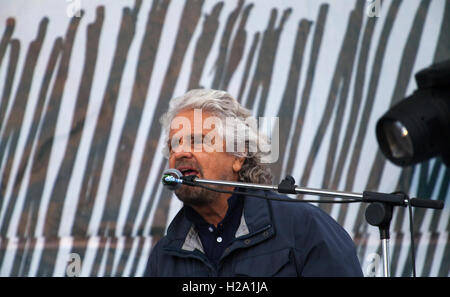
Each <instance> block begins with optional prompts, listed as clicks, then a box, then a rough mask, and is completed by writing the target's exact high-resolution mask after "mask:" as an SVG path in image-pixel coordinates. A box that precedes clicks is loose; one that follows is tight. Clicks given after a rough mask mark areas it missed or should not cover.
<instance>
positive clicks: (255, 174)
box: [160, 89, 272, 184]
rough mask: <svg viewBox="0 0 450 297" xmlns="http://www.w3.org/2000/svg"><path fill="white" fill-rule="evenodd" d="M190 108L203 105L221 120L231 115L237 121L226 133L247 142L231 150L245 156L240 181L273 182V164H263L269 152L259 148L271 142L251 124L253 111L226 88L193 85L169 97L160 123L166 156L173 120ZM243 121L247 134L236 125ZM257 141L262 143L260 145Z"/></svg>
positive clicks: (237, 143) (238, 155)
mask: <svg viewBox="0 0 450 297" xmlns="http://www.w3.org/2000/svg"><path fill="white" fill-rule="evenodd" d="M190 109H201V110H202V111H206V112H209V113H211V114H212V115H213V116H216V117H218V118H220V119H221V120H222V121H225V119H229V118H233V119H234V120H235V121H237V122H238V125H234V124H233V125H232V127H230V126H228V125H227V127H226V128H225V130H224V132H225V134H227V133H230V132H231V133H234V134H232V135H233V136H237V141H236V143H235V145H239V143H240V144H241V145H242V143H244V142H245V149H244V150H236V149H234V150H232V152H229V153H230V154H232V155H234V156H237V157H243V158H245V161H244V164H243V165H242V168H241V170H240V171H239V181H242V182H249V183H260V184H271V183H272V174H271V172H270V168H268V167H267V166H266V165H264V162H263V158H264V156H265V154H266V153H265V152H263V151H262V150H261V149H260V147H264V146H266V147H267V146H268V142H267V138H266V137H265V136H264V135H262V134H261V133H258V131H257V127H255V125H251V124H249V121H248V119H250V118H253V117H252V115H251V112H250V111H249V110H248V109H247V108H245V107H243V106H241V105H240V104H239V102H238V101H237V100H236V99H234V98H233V97H232V96H231V95H230V94H228V93H227V92H225V91H219V90H210V89H194V90H190V91H188V92H187V93H186V94H184V95H182V96H180V97H176V98H173V99H172V100H170V102H169V109H168V110H167V112H166V113H165V114H163V115H162V117H161V118H160V123H161V124H162V127H163V129H164V132H165V141H164V148H163V154H164V156H165V157H166V158H168V157H169V148H168V141H169V129H170V126H171V123H172V120H173V119H174V118H175V116H176V115H177V114H178V113H180V112H181V111H183V110H190ZM240 125H241V126H240ZM242 125H245V126H246V128H247V131H248V133H244V135H243V134H242V133H237V129H238V128H239V127H242ZM231 129H233V131H231ZM225 139H227V138H225ZM258 141H259V144H260V146H259V147H258V145H257V144H258Z"/></svg>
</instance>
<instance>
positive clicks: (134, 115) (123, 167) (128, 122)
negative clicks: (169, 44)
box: [99, 1, 169, 235]
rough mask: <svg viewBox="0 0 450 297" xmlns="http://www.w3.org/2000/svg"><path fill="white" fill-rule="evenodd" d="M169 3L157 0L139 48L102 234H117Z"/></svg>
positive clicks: (153, 5)
mask: <svg viewBox="0 0 450 297" xmlns="http://www.w3.org/2000/svg"><path fill="white" fill-rule="evenodd" d="M168 5H169V2H168V1H163V2H161V3H159V2H158V1H155V2H153V4H152V8H151V10H150V12H149V17H148V20H147V26H146V32H145V35H144V38H143V40H142V43H141V49H140V52H139V58H138V64H137V68H136V74H135V81H134V85H133V93H132V95H131V100H130V105H129V107H128V112H127V116H126V118H125V123H124V125H123V128H122V131H121V135H120V141H119V147H118V150H117V153H116V157H115V160H114V169H113V172H114V174H112V176H111V181H110V183H109V188H108V194H107V196H106V202H105V208H104V210H103V216H102V219H101V224H100V230H99V234H102V235H114V232H115V229H116V222H117V218H118V216H119V210H120V203H121V201H122V193H123V189H124V188H125V182H126V179H127V174H128V169H129V167H130V161H131V157H132V152H133V146H134V142H135V140H136V135H137V132H138V129H139V126H140V123H141V117H142V111H143V110H144V105H145V100H146V98H147V92H148V88H149V84H150V78H151V75H152V72H153V65H154V62H155V58H156V52H157V49H158V44H159V41H160V37H161V31H162V25H163V24H164V21H165V17H166V12H167V7H168ZM106 226H108V228H106ZM127 235H128V234H127Z"/></svg>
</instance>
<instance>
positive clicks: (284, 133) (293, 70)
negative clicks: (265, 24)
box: [273, 19, 312, 182]
mask: <svg viewBox="0 0 450 297" xmlns="http://www.w3.org/2000/svg"><path fill="white" fill-rule="evenodd" d="M311 24H312V22H310V21H308V20H304V19H303V20H301V21H300V22H299V24H298V27H297V37H296V39H295V44H294V48H293V50H292V56H291V66H290V69H289V72H288V79H287V81H286V86H285V88H284V94H283V97H282V99H281V104H280V107H279V109H278V115H277V116H278V117H279V131H280V133H279V154H280V156H284V155H285V150H286V145H287V142H288V136H289V131H290V129H291V124H292V122H293V118H294V111H295V109H294V108H293V107H294V106H295V101H296V100H297V92H298V88H299V84H300V73H301V69H302V64H303V55H304V51H305V47H306V42H307V40H308V35H309V31H310V29H311ZM282 166H283V158H280V159H279V161H278V162H276V163H275V164H274V166H273V175H274V176H280V174H281V170H282ZM275 182H277V181H275Z"/></svg>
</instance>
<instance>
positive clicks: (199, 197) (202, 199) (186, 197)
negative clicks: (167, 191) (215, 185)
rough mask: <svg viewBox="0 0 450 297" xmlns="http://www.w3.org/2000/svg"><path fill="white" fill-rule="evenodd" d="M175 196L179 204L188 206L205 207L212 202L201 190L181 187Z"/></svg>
mask: <svg viewBox="0 0 450 297" xmlns="http://www.w3.org/2000/svg"><path fill="white" fill-rule="evenodd" d="M175 195H176V196H177V197H178V199H180V201H181V202H183V203H184V204H187V205H190V206H205V205H208V204H210V203H211V201H212V200H211V199H210V198H209V195H208V194H207V193H205V191H204V189H202V188H193V187H187V186H182V187H181V188H180V189H178V190H176V191H175Z"/></svg>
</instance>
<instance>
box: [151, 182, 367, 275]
mask: <svg viewBox="0 0 450 297" xmlns="http://www.w3.org/2000/svg"><path fill="white" fill-rule="evenodd" d="M247 192H248V193H250V192H253V193H257V194H260V195H273V196H275V197H285V196H281V195H278V194H275V193H272V192H267V191H252V190H247ZM285 198H287V197H285ZM145 276H199V277H201V276H251V277H270V276H291V277H292V276H363V274H362V271H361V266H360V263H359V261H358V258H357V256H356V249H355V245H354V243H353V241H352V239H351V238H350V236H349V235H348V234H347V232H346V231H345V230H344V229H343V228H342V227H341V226H340V225H339V224H338V223H337V222H336V221H335V220H334V219H333V218H331V217H330V216H329V215H328V214H327V213H325V212H324V211H322V210H321V209H320V208H318V207H316V206H314V205H311V204H307V203H292V202H283V201H273V200H266V199H261V198H254V197H251V196H246V197H245V200H244V210H243V214H242V217H241V222H240V225H239V228H238V230H237V231H236V235H235V239H234V240H233V241H232V243H231V244H230V245H229V246H228V248H226V249H225V252H224V254H223V255H222V257H221V258H220V260H219V264H218V266H217V268H216V267H215V265H213V264H212V263H210V262H209V260H208V258H207V257H206V255H205V254H204V252H203V247H202V244H201V241H200V239H199V236H198V232H197V231H196V229H195V227H194V225H193V223H192V222H190V221H189V220H188V219H187V218H186V216H185V214H184V208H182V209H181V210H180V211H179V212H178V214H177V215H176V216H175V218H174V219H173V221H172V223H171V224H170V226H169V228H168V230H167V235H166V236H165V237H163V238H162V239H161V240H160V241H159V242H158V243H157V244H156V245H155V247H154V248H153V250H152V252H151V254H150V258H149V261H148V264H147V269H146V272H145Z"/></svg>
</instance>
